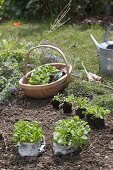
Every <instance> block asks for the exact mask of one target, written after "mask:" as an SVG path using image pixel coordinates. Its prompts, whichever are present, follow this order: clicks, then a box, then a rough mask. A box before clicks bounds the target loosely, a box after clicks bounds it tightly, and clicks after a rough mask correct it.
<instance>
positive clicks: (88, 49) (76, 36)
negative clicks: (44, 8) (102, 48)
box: [0, 21, 105, 73]
mask: <svg viewBox="0 0 113 170" xmlns="http://www.w3.org/2000/svg"><path fill="white" fill-rule="evenodd" d="M50 27H51V23H25V22H22V25H21V27H18V28H17V27H15V26H14V25H13V21H10V22H6V23H4V24H1V25H0V33H1V34H2V37H3V38H4V39H7V40H8V39H10V38H11V37H12V36H13V37H14V36H15V35H16V38H18V39H19V41H20V42H24V45H26V44H27V43H28V42H31V41H32V42H33V43H34V45H38V44H39V43H40V42H41V41H42V39H43V40H48V41H49V43H50V44H54V45H56V46H58V47H59V48H61V49H62V51H63V52H64V53H65V54H66V57H67V58H68V61H69V62H70V63H71V64H72V65H73V70H81V69H83V68H82V65H81V62H82V61H85V62H86V63H87V64H86V65H87V66H88V69H89V71H93V72H95V73H99V63H98V61H99V57H98V56H97V53H96V49H95V47H94V45H93V43H92V40H91V39H90V37H89V34H90V33H91V34H93V35H94V37H95V38H96V39H97V41H98V42H100V43H101V42H102V40H103V35H104V32H105V28H103V27H102V26H99V25H92V26H88V25H75V24H72V25H63V26H61V27H60V28H58V29H57V30H55V31H53V32H52V33H50V34H49V35H48V34H47V33H48V31H49V30H50Z"/></svg>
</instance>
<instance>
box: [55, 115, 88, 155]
mask: <svg viewBox="0 0 113 170" xmlns="http://www.w3.org/2000/svg"><path fill="white" fill-rule="evenodd" d="M89 131H90V128H89V125H87V122H85V121H83V120H81V119H80V118H79V117H78V116H74V117H73V118H67V119H62V120H59V121H58V122H56V124H55V131H54V133H53V151H54V154H55V155H57V154H63V155H65V154H68V153H71V152H74V151H76V150H78V149H80V148H82V147H83V146H84V145H85V144H86V143H87V142H88V138H87V134H88V132H89Z"/></svg>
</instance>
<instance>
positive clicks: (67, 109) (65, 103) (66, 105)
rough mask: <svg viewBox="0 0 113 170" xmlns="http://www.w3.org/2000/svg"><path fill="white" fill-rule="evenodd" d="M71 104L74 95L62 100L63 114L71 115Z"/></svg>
mask: <svg viewBox="0 0 113 170" xmlns="http://www.w3.org/2000/svg"><path fill="white" fill-rule="evenodd" d="M73 102H74V95H73V94H71V95H69V96H67V97H65V98H64V101H63V112H64V113H71V112H72V104H73Z"/></svg>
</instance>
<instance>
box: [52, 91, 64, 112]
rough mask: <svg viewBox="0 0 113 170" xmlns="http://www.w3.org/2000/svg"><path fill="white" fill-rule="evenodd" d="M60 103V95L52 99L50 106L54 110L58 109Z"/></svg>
mask: <svg viewBox="0 0 113 170" xmlns="http://www.w3.org/2000/svg"><path fill="white" fill-rule="evenodd" d="M61 103H62V94H57V95H56V96H54V97H53V99H52V105H53V107H54V108H55V109H59V106H60V104H61Z"/></svg>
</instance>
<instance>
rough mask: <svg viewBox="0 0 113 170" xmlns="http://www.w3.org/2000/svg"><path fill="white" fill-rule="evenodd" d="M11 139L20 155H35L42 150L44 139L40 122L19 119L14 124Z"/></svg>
mask: <svg viewBox="0 0 113 170" xmlns="http://www.w3.org/2000/svg"><path fill="white" fill-rule="evenodd" d="M13 141H14V142H16V143H17V146H18V151H19V154H20V155H21V156H37V155H39V154H40V153H42V152H43V151H44V146H45V141H44V136H43V132H42V129H41V127H40V123H39V122H37V121H25V120H19V121H18V122H16V123H15V124H14V133H13Z"/></svg>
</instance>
